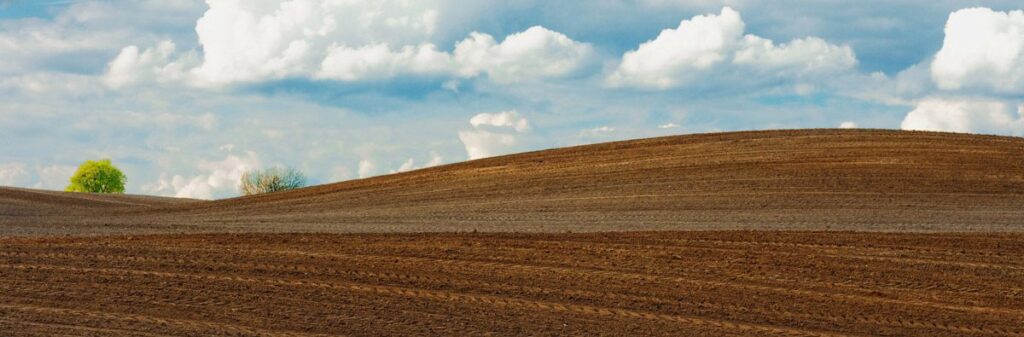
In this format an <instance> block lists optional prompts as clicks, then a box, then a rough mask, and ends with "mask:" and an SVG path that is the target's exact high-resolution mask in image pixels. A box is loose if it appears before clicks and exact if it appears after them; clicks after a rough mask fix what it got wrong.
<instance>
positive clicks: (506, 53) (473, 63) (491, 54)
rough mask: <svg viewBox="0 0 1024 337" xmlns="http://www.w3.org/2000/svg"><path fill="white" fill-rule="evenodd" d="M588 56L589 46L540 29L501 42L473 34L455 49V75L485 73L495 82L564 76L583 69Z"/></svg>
mask: <svg viewBox="0 0 1024 337" xmlns="http://www.w3.org/2000/svg"><path fill="white" fill-rule="evenodd" d="M592 54H593V50H592V47H591V46H590V45H589V44H586V43H580V42H577V41H573V40H572V39H570V38H569V37H568V36H565V34H562V33H558V32H555V31H552V30H549V29H547V28H544V27H541V26H533V27H530V28H529V29H527V30H525V31H523V32H520V33H516V34H512V35H509V36H508V37H506V38H505V40H504V41H502V42H501V43H497V42H496V41H495V39H494V37H492V36H490V35H488V34H483V33H476V32H474V33H472V34H470V35H469V38H467V39H465V40H462V41H461V42H459V43H458V44H457V45H456V46H455V61H456V62H458V64H459V68H460V69H459V73H461V74H462V75H464V76H475V75H476V74H478V73H486V74H487V76H488V77H489V78H490V79H492V80H494V81H495V82H498V83H512V82H523V81H528V80H532V79H537V78H550V77H561V76H565V75H568V74H571V73H573V72H575V71H577V70H578V69H580V68H581V67H583V66H585V65H586V63H587V62H588V60H589V58H590V57H591V56H592Z"/></svg>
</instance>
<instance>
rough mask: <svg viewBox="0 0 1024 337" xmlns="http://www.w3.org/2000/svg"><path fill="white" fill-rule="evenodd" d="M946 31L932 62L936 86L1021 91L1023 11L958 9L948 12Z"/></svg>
mask: <svg viewBox="0 0 1024 337" xmlns="http://www.w3.org/2000/svg"><path fill="white" fill-rule="evenodd" d="M945 32H946V37H945V40H944V41H943V43H942V49H941V50H939V52H938V54H936V55H935V59H934V61H932V64H931V72H932V79H933V80H934V81H935V83H936V85H938V87H939V88H941V89H945V90H958V89H961V88H982V89H994V90H996V91H999V92H1011V91H1017V92H1019V91H1020V90H1024V11H1021V10H1017V11H1010V12H997V11H993V10H991V9H988V8H969V9H962V10H958V11H956V12H953V13H952V14H950V15H949V20H948V21H947V22H946V30H945Z"/></svg>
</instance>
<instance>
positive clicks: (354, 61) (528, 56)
mask: <svg viewBox="0 0 1024 337" xmlns="http://www.w3.org/2000/svg"><path fill="white" fill-rule="evenodd" d="M591 54H592V48H591V47H590V45H588V44H585V43H580V42H576V41H573V40H572V39H570V38H569V37H567V36H565V35H564V34H561V33H558V32H554V31H551V30H548V29H546V28H544V27H540V26H535V27H531V28H529V29H527V30H526V31H523V32H520V33H516V34H512V35H509V36H508V37H506V38H505V40H504V41H502V42H501V43H498V42H497V41H496V40H495V39H494V37H493V36H491V35H488V34H484V33H478V32H473V33H471V34H470V36H469V37H468V38H466V39H465V40H462V41H461V42H459V43H458V44H456V47H455V51H454V53H447V52H441V51H438V50H437V47H436V46H434V45H433V44H429V43H425V44H421V45H419V46H415V47H414V46H405V47H403V48H401V49H400V50H392V49H391V47H389V46H388V45H387V44H375V45H368V46H363V47H358V48H352V47H348V46H332V47H331V48H330V50H329V51H328V55H327V57H326V58H325V59H324V61H323V63H322V65H321V69H320V71H319V72H318V74H317V76H318V77H320V78H328V79H338V80H344V81H357V80H363V79H380V78H390V77H394V76H398V75H405V74H413V75H449V76H457V77H475V76H480V75H483V74H486V75H487V76H488V77H489V78H490V79H491V80H494V81H495V82H498V83H515V82H526V81H530V80H535V79H543V78H555V77H562V76H566V75H568V74H571V73H573V72H575V71H577V70H578V69H580V68H581V67H583V66H584V65H586V63H587V62H588V60H589V58H590V57H591ZM448 86H449V87H451V85H448ZM450 90H452V91H457V86H455V87H454V88H453V89H450Z"/></svg>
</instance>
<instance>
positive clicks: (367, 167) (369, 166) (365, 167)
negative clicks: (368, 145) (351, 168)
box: [358, 159, 377, 178]
mask: <svg viewBox="0 0 1024 337" xmlns="http://www.w3.org/2000/svg"><path fill="white" fill-rule="evenodd" d="M358 173H359V178H368V177H372V176H374V175H375V174H376V173H377V164H374V163H373V161H371V160H369V159H363V160H360V161H359V172H358Z"/></svg>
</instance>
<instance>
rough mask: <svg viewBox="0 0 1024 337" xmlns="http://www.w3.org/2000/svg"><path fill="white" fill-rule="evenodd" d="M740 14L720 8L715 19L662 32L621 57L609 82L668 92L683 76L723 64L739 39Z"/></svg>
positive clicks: (689, 22)
mask: <svg viewBox="0 0 1024 337" xmlns="http://www.w3.org/2000/svg"><path fill="white" fill-rule="evenodd" d="M743 29H744V24H743V20H742V19H741V18H740V13H739V12H737V11H735V10H733V9H732V8H729V7H725V8H722V12H721V13H720V14H719V15H713V14H709V15H698V16H695V17H693V18H692V19H690V20H683V21H682V22H680V23H679V27H678V28H676V29H665V30H663V31H661V34H659V35H658V37H657V38H655V39H654V40H651V41H647V42H644V43H643V44H640V47H639V48H637V49H636V50H633V51H629V52H627V53H626V54H624V55H623V56H622V63H620V64H619V67H618V69H617V70H615V72H614V73H612V75H611V77H610V78H609V81H610V82H611V83H612V84H617V85H629V84H632V85H637V86H643V87H655V88H669V87H673V86H676V85H678V84H679V83H680V82H682V81H684V80H685V79H684V78H683V77H684V76H691V75H688V74H693V73H695V72H700V71H704V70H708V69H710V68H711V67H712V66H714V65H715V64H718V63H721V62H723V61H725V60H726V57H728V54H729V53H730V52H731V50H732V49H733V48H734V47H735V45H736V43H737V42H738V41H739V39H740V37H741V36H742V35H743Z"/></svg>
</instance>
